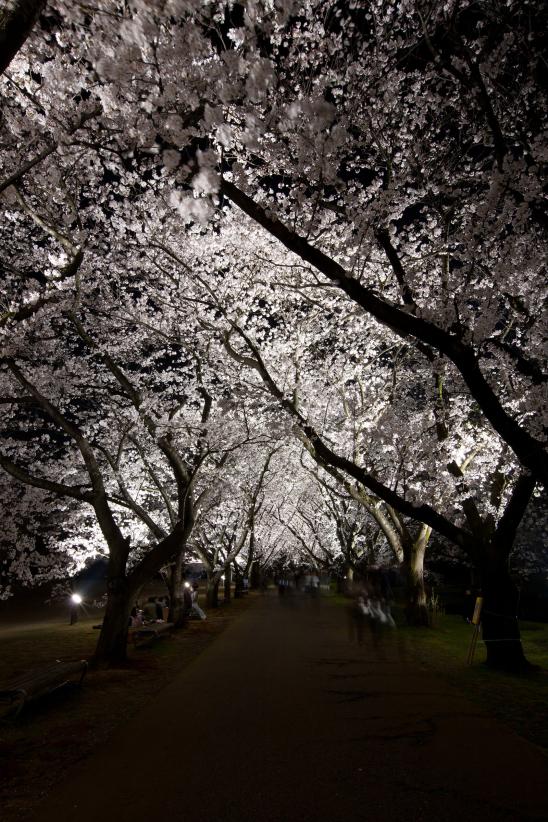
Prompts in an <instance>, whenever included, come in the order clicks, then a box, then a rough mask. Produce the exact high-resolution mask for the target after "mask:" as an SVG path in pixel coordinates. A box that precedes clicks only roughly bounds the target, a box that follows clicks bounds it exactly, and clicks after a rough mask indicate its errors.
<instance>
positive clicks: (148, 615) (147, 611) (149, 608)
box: [143, 597, 156, 622]
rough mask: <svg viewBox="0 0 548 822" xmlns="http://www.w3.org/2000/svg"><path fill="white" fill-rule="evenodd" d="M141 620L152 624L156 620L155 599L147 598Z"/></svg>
mask: <svg viewBox="0 0 548 822" xmlns="http://www.w3.org/2000/svg"><path fill="white" fill-rule="evenodd" d="M143 618H144V619H145V620H146V621H147V622H152V621H153V620H155V619H156V598H155V597H149V598H148V600H147V601H146V602H145V606H144V608H143Z"/></svg>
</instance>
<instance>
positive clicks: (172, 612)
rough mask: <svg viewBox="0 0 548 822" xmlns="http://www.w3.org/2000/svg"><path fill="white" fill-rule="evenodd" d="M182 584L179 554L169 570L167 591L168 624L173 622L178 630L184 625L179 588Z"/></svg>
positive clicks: (181, 562)
mask: <svg viewBox="0 0 548 822" xmlns="http://www.w3.org/2000/svg"><path fill="white" fill-rule="evenodd" d="M182 583H183V555H182V554H181V556H180V557H178V558H177V559H176V560H175V562H174V563H172V565H170V568H169V578H168V580H167V589H168V593H169V614H168V617H167V618H168V622H173V623H174V625H175V626H176V627H178V628H180V627H182V625H183V623H184V621H185V620H184V613H183V597H182V590H181V586H182Z"/></svg>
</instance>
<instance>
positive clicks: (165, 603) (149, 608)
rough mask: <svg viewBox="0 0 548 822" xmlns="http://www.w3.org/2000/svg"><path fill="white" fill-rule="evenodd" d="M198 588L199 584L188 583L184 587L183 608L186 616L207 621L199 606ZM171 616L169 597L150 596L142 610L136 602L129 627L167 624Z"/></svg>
mask: <svg viewBox="0 0 548 822" xmlns="http://www.w3.org/2000/svg"><path fill="white" fill-rule="evenodd" d="M198 588H199V585H198V583H197V582H194V583H192V585H191V584H190V583H188V582H186V583H185V584H184V586H183V595H182V606H183V612H184V615H185V616H193V615H195V616H197V617H199V619H206V615H205V613H204V611H203V610H202V608H200V606H199V605H198ZM168 615H169V597H167V596H163V597H154V596H150V597H149V598H148V600H147V601H146V602H145V604H144V605H143V607H142V608H140V607H139V604H138V603H137V602H136V603H135V605H134V606H133V608H132V609H131V613H130V617H129V627H130V628H138V627H140V626H141V625H146V624H150V623H151V622H167V620H168Z"/></svg>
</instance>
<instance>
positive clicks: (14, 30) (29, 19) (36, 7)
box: [0, 0, 46, 74]
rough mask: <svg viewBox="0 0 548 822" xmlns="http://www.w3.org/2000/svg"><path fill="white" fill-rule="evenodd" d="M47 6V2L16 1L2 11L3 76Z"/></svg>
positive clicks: (0, 49) (0, 63) (0, 48)
mask: <svg viewBox="0 0 548 822" xmlns="http://www.w3.org/2000/svg"><path fill="white" fill-rule="evenodd" d="M45 5H46V0H15V2H13V0H12V2H10V3H3V6H4V8H3V9H0V74H2V73H3V72H4V71H5V70H6V69H7V67H8V66H9V64H10V63H11V61H12V60H13V58H14V57H15V55H16V54H17V52H18V51H19V49H20V48H21V46H22V45H23V43H24V42H25V40H26V39H27V37H28V36H29V34H30V33H31V31H32V29H33V27H34V24H35V23H36V21H37V19H38V15H39V14H40V12H41V11H42V9H43V8H44V6H45Z"/></svg>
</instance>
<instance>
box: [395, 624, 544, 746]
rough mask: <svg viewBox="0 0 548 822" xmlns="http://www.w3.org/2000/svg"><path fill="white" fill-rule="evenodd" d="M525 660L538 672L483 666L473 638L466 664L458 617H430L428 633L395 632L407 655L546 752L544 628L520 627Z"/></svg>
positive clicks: (463, 628) (467, 632)
mask: <svg viewBox="0 0 548 822" xmlns="http://www.w3.org/2000/svg"><path fill="white" fill-rule="evenodd" d="M520 627H521V633H522V641H523V647H524V651H525V655H526V657H527V659H528V660H529V661H530V662H533V663H535V664H536V665H540V666H541V667H542V668H543V669H544V670H543V671H542V672H540V673H538V674H530V675H527V676H516V675H511V674H503V673H498V672H494V671H491V670H489V669H488V668H487V667H486V666H485V645H484V644H483V643H482V642H481V638H480V639H478V644H477V649H476V655H475V658H474V663H473V665H472V666H467V665H466V658H467V655H468V648H469V645H470V640H471V637H472V631H473V626H471V625H468V624H467V623H466V622H464V621H463V619H462V618H461V617H460V616H453V615H439V616H436V618H435V621H434V626H433V627H432V628H430V629H413V628H408V627H400V628H399V630H400V632H401V634H402V635H403V636H404V637H405V639H406V644H407V647H408V651H409V654H410V655H411V657H414V658H415V659H417V661H419V662H420V663H421V664H423V665H425V666H426V667H428V668H430V669H433V670H435V671H437V672H439V673H440V674H442V675H443V676H444V677H445V678H446V679H448V680H449V681H450V682H451V683H452V684H454V685H456V686H457V687H458V688H459V689H460V690H462V691H464V692H465V693H466V695H467V696H468V697H469V698H470V699H472V700H474V701H477V702H478V703H480V704H481V705H482V706H483V707H484V708H486V709H487V710H488V711H489V712H490V713H492V714H494V715H495V716H496V717H498V718H499V719H500V720H502V721H503V722H505V723H507V724H508V725H510V726H511V727H512V728H513V729H514V730H515V731H517V732H518V733H519V734H520V735H521V736H523V737H525V738H526V739H529V740H530V741H532V742H534V743H536V744H537V745H539V746H541V747H542V748H544V749H545V750H546V751H548V670H546V669H548V625H547V624H544V623H540V622H522V623H521V624H520Z"/></svg>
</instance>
